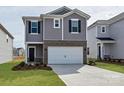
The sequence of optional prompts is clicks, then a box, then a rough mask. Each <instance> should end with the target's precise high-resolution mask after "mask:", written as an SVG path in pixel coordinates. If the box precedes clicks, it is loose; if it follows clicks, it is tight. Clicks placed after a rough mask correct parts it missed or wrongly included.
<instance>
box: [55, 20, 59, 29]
mask: <svg viewBox="0 0 124 93" xmlns="http://www.w3.org/2000/svg"><path fill="white" fill-rule="evenodd" d="M54 28H60V18H54Z"/></svg>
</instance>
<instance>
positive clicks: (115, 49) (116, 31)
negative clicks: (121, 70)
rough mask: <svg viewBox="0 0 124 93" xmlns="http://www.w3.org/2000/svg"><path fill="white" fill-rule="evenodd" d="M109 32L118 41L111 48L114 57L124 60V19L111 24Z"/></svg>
mask: <svg viewBox="0 0 124 93" xmlns="http://www.w3.org/2000/svg"><path fill="white" fill-rule="evenodd" d="M109 30H110V31H111V34H110V36H111V37H112V38H113V39H115V41H116V43H115V44H113V45H112V47H111V54H112V57H113V58H120V59H124V19H123V20H120V21H118V22H116V23H113V24H111V25H110V28H109Z"/></svg>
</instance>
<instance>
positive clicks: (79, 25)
mask: <svg viewBox="0 0 124 93" xmlns="http://www.w3.org/2000/svg"><path fill="white" fill-rule="evenodd" d="M78 27H79V30H78V32H79V33H80V32H81V20H79V21H78Z"/></svg>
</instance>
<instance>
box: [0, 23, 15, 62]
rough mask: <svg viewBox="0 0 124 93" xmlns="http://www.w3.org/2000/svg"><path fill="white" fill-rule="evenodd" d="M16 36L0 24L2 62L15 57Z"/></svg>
mask: <svg viewBox="0 0 124 93" xmlns="http://www.w3.org/2000/svg"><path fill="white" fill-rule="evenodd" d="M13 39H14V37H13V36H12V35H11V34H10V33H9V32H8V31H7V30H6V28H5V27H4V26H3V25H2V24H0V64H1V63H5V62H8V61H12V59H13Z"/></svg>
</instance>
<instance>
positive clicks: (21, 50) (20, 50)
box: [17, 47, 24, 56]
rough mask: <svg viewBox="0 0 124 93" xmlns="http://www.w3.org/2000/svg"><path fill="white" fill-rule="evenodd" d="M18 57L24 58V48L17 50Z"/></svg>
mask: <svg viewBox="0 0 124 93" xmlns="http://www.w3.org/2000/svg"><path fill="white" fill-rule="evenodd" d="M17 56H24V48H23V47H19V48H17Z"/></svg>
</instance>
